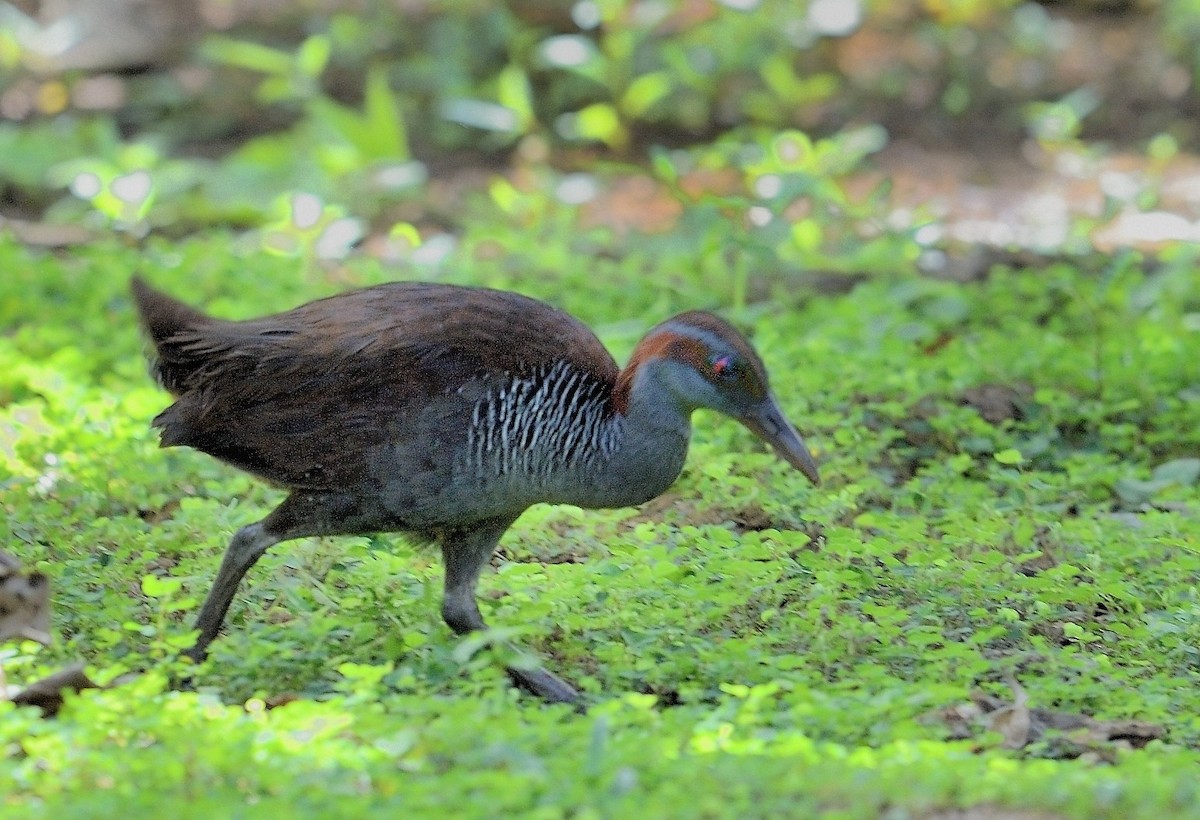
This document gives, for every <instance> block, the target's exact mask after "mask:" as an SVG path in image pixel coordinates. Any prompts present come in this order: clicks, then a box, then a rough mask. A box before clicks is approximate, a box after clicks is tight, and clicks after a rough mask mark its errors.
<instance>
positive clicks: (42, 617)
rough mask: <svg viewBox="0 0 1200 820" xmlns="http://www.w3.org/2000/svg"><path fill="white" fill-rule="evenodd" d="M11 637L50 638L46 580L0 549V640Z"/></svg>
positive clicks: (48, 593) (47, 640)
mask: <svg viewBox="0 0 1200 820" xmlns="http://www.w3.org/2000/svg"><path fill="white" fill-rule="evenodd" d="M14 638H16V639H21V640H30V641H38V642H39V643H43V644H46V643H49V642H50V581H49V580H48V579H47V578H46V576H45V575H42V574H41V573H39V572H35V573H31V574H29V575H24V574H22V573H21V564H20V563H19V562H18V561H17V560H16V559H15V558H13V557H12V556H11V555H8V554H7V553H5V552H3V551H0V641H5V640H12V639H14Z"/></svg>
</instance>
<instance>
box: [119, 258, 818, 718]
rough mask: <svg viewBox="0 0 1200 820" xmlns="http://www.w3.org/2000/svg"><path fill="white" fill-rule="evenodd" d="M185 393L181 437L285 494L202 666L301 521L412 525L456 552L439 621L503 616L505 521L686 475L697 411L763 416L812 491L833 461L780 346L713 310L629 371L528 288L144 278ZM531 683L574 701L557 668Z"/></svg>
mask: <svg viewBox="0 0 1200 820" xmlns="http://www.w3.org/2000/svg"><path fill="white" fill-rule="evenodd" d="M131 290H132V296H133V301H134V304H135V305H136V308H137V311H138V313H139V316H140V322H141V326H142V328H143V331H144V332H145V334H146V335H147V336H148V337H149V341H150V342H151V343H152V345H153V351H150V359H151V364H150V370H151V374H152V375H153V376H154V377H155V378H156V380H157V381H158V383H159V384H160V385H161V386H162V387H163V388H164V389H165V390H167V391H168V392H169V393H170V394H171V395H172V396H173V397H174V403H172V404H171V405H170V406H169V407H167V408H166V409H165V410H163V411H162V412H161V413H159V414H158V415H157V416H156V417H155V418H154V419H153V420H152V421H151V426H152V427H154V428H157V429H158V431H159V444H160V446H162V447H177V446H185V447H191V448H193V449H195V450H199V451H201V452H203V453H207V454H208V455H210V456H213V457H215V458H217V459H219V460H220V461H223V462H226V463H227V464H230V465H232V466H234V467H236V468H239V469H241V470H243V471H245V472H248V473H250V474H252V475H254V476H257V477H258V478H260V479H263V480H265V481H266V482H268V483H270V484H274V485H276V486H279V487H281V488H283V489H284V490H286V492H287V495H286V497H285V498H284V500H283V501H282V502H281V503H280V504H279V505H278V506H277V507H275V508H274V509H273V510H272V511H271V512H270V513H269V514H268V515H267V516H266V517H265V518H263V519H261V520H260V521H257V522H255V523H252V524H249V525H246V526H244V527H242V528H241V529H239V530H238V531H237V532H236V533H235V534H234V535H233V538H232V539H231V541H230V543H229V546H228V548H227V549H226V551H225V554H224V557H223V558H222V560H221V563H220V567H219V568H218V570H217V574H216V578H215V580H214V581H213V585H212V587H211V590H210V591H209V593H208V595H207V597H206V598H205V600H204V603H203V604H202V605H201V608H200V613H199V615H198V617H197V619H196V626H195V628H196V630H197V631H198V637H197V639H196V643H195V644H194V645H193V646H192V648H191V649H189V650H187V652H186V653H185V654H187V655H188V656H189V657H191V658H192V660H194V661H196V662H199V661H202V660H203V659H204V658H206V657H207V651H208V647H209V645H210V644H211V642H212V641H213V640H214V639H215V638H216V637H217V635H218V633H219V631H220V629H221V625H222V622H223V621H224V619H225V616H226V614H227V612H228V610H229V607H230V605H231V603H232V601H233V599H234V597H235V596H236V594H237V589H238V587H239V585H240V584H241V582H242V580H243V578H244V577H245V575H246V573H247V571H248V570H249V569H250V568H251V567H252V566H253V565H254V564H255V562H256V561H258V559H259V558H260V557H261V556H262V555H263V554H264V553H265V552H266V551H267V550H268V549H269V548H271V547H273V546H274V545H276V544H279V543H280V542H284V541H289V540H292V539H296V538H302V537H313V536H338V535H371V534H376V533H384V532H386V533H399V534H406V535H407V536H409V537H411V538H413V539H414V540H416V541H418V542H422V543H427V544H429V545H431V546H434V547H438V548H440V550H441V555H442V562H443V570H444V579H443V580H444V586H443V592H442V602H441V615H442V619H443V620H444V621H445V623H446V624H447V625H448V626H449V627H450V629H452V630H453V631H454V632H455V633H457V634H458V635H465V634H468V633H472V632H476V631H479V630H484V629H486V624H485V622H484V619H483V617H482V615H481V614H480V611H479V607H478V604H477V603H476V586H477V583H478V581H479V577H480V574H481V572H482V571H483V569H484V567H485V566H487V565H488V564H489V563H490V561H491V558H492V555H493V552H494V551H495V550H496V547H497V545H498V543H499V541H500V538H501V536H502V535H503V534H504V533H505V531H507V530H508V528H509V527H510V526H511V525H512V524H513V522H514V521H515V520H516V519H517V518H518V516H520V515H521V513H522V512H524V511H525V510H526V509H527V508H529V507H530V506H532V505H534V504H538V503H549V504H572V505H575V506H578V507H583V508H617V507H628V506H635V505H638V504H642V503H644V502H646V501H649V500H650V499H652V498H655V497H656V496H658V495H660V494H662V493H663V492H664V491H665V490H666V489H667V488H668V487H670V485H671V484H673V483H674V482H675V480H676V479H677V478H678V476H679V475H680V473H681V471H682V469H683V466H684V461H685V458H686V455H687V448H688V443H689V440H690V437H691V417H692V413H693V411H695V410H698V409H702V408H704V409H709V410H715V411H718V412H720V413H723V414H725V415H726V416H730V417H732V418H733V419H736V420H737V421H739V422H741V423H742V424H743V425H745V426H746V427H747V428H749V429H750V430H751V431H752V432H753V433H754V434H755V435H756V436H757V437H758V438H759V439H761V440H762V441H764V442H765V443H767V444H768V445H770V446H771V447H772V448H773V449H774V451H775V452H776V453H777V454H778V455H779V456H780V457H782V459H783V460H784V461H786V462H787V463H788V464H789V465H791V466H792V467H794V468H795V469H797V470H799V472H800V473H801V474H803V475H804V476H805V477H806V478H807V479H808V480H809V481H811V482H812V483H813V484H814V485H815V484H819V482H820V477H819V475H818V470H817V465H816V463H815V462H814V460H813V457H812V454H811V453H810V451H809V449H808V447H807V445H806V444H805V442H804V440H803V438H802V437H801V435H800V434H799V433H798V432H797V431H796V428H795V427H794V426H793V425H792V424H791V423H790V422H789V421H788V420H787V418H786V416H785V415H784V413H783V411H782V410H781V409H780V405H779V402H778V401H777V399H776V398H775V395H774V393H773V392H772V391H771V388H770V385H769V382H768V378H767V370H766V367H765V366H764V364H763V362H762V359H761V358H760V357H759V355H758V354H757V353H756V352H755V350H754V348H753V347H752V346H751V345H750V343H749V342H748V341H747V340H746V338H745V337H744V336H743V335H742V334H741V333H740V332H739V331H738V330H736V329H735V328H734V327H733V325H731V324H730V323H729V322H727V321H726V320H724V319H722V318H720V317H719V316H717V315H716V314H714V313H711V312H707V311H701V310H691V311H687V312H684V313H680V314H678V315H676V316H674V317H672V318H670V319H667V320H666V321H664V322H662V323H660V324H658V325H656V326H655V327H653V328H652V329H651V330H650V331H648V332H647V333H646V335H645V336H644V337H643V338H642V339H641V341H640V342H638V344H637V345H636V346H635V348H634V350H633V353H632V355H631V356H630V358H629V361H628V363H627V364H626V365H625V367H624V368H620V367H618V365H617V363H616V361H615V360H614V359H613V357H612V355H611V354H610V353H609V352H608V350H607V349H606V348H605V347H604V345H603V344H602V343H601V342H600V340H599V339H598V338H597V337H596V335H595V334H594V333H593V332H592V331H591V330H589V329H588V327H587V326H586V325H585V324H583V323H582V322H581V321H579V320H578V319H576V318H575V317H573V316H571V315H570V314H568V313H566V312H565V311H562V310H560V309H558V308H555V307H553V306H551V305H549V304H547V303H545V302H542V301H539V300H536V299H533V298H530V297H527V296H523V295H521V294H518V293H514V292H509V291H501V290H493V289H488V288H482V287H466V286H457V285H450V284H442V283H425V282H390V283H385V284H380V285H375V286H371V287H364V288H359V289H355V290H350V291H347V292H344V293H340V294H337V295H334V296H329V297H326V298H323V299H318V300H316V301H313V302H309V303H307V304H303V305H301V306H299V307H296V308H294V309H292V310H288V311H286V312H282V313H276V314H273V315H269V316H264V317H261V318H254V319H248V320H241V321H233V320H225V319H220V318H214V317H211V316H208V315H207V314H205V313H203V312H202V311H200V310H198V309H196V308H193V307H191V306H190V305H188V304H186V303H184V302H182V301H179V300H177V299H175V298H174V297H172V296H169V295H167V294H165V293H163V292H161V291H159V290H156V289H155V288H153V287H151V286H150V285H149V284H147V283H146V282H145V281H144V280H143V279H142V278H141V277H137V276H135V277H134V278H133V279H132V281H131ZM507 672H508V675H509V677H510V678H511V680H512V682H513V684H514V685H516V686H517V687H518V688H520V689H523V690H525V691H527V692H529V693H532V694H533V695H536V696H538V697H540V698H542V699H544V700H546V701H549V702H552V703H575V702H577V701H579V700H580V697H581V696H580V695H579V693H578V692H577V691H576V689H575V688H574V687H573V686H571V685H570V684H569V683H567V682H565V681H563V680H562V679H560V678H559V677H557V676H556V675H554V674H552V673H551V672H549V671H547V670H545V669H543V668H541V666H536V665H530V664H521V665H520V666H519V667H518V666H517V665H513V666H510V667H508V668H507Z"/></svg>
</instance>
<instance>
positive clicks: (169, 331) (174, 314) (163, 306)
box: [129, 276, 212, 352]
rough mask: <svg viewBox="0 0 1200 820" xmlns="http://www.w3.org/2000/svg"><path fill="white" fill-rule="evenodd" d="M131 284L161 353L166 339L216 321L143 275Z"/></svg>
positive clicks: (144, 318)
mask: <svg viewBox="0 0 1200 820" xmlns="http://www.w3.org/2000/svg"><path fill="white" fill-rule="evenodd" d="M129 287H130V289H131V290H132V291H133V299H134V301H135V302H136V303H137V309H138V314H139V315H140V316H141V319H142V327H144V328H145V329H146V332H147V333H149V334H150V339H151V340H152V341H153V342H154V346H155V347H158V348H160V352H161V344H162V342H164V341H166V340H167V339H169V338H171V337H172V336H176V335H178V334H180V333H186V332H188V331H194V330H197V329H199V328H200V327H203V326H204V325H206V324H208V323H210V322H211V321H212V319H210V318H209V317H208V316H205V315H204V314H203V313H201V312H200V311H198V310H196V309H195V308H194V307H192V306H190V305H185V304H184V303H183V302H180V301H179V300H178V299H174V298H172V297H170V296H168V295H167V294H165V293H163V292H162V291H158V290H155V289H154V288H152V287H150V285H148V284H146V280H144V279H142V277H140V276H135V277H133V279H132V281H131V282H130V283H129Z"/></svg>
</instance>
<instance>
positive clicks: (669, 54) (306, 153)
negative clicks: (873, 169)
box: [0, 0, 1200, 236]
mask: <svg viewBox="0 0 1200 820" xmlns="http://www.w3.org/2000/svg"><path fill="white" fill-rule="evenodd" d="M364 5H365V8H362V9H360V8H358V7H357V6H356V7H355V9H354V11H353V12H351V11H339V10H338V4H336V3H333V4H329V6H328V10H326V11H323V12H318V11H315V10H313V9H310V8H306V7H303V6H300V7H297V8H295V9H292V10H290V11H287V10H280V11H279V12H277V13H278V14H279V15H280V20H278V21H277V23H276V25H275V26H273V27H271V26H266V25H264V24H263V23H262V22H261V21H260V22H259V23H257V24H250V23H245V24H243V25H242V26H241V27H238V28H234V29H232V30H229V31H225V32H221V33H214V34H211V35H210V36H208V37H207V39H206V40H205V41H204V42H203V43H201V44H200V46H199V47H198V49H197V50H196V51H195V53H194V54H193V55H192V56H191V57H190V62H188V63H186V64H185V66H184V67H183V68H184V69H186V70H177V71H166V70H156V69H154V68H153V67H152V69H151V70H150V71H149V72H147V73H146V74H144V75H141V76H131V77H129V78H127V79H124V80H120V81H117V85H118V86H121V85H122V84H123V86H124V87H125V89H126V99H125V102H124V104H121V105H118V106H116V107H111V106H110V108H109V109H107V110H102V111H98V112H92V113H89V112H88V111H87V110H86V109H87V108H88V106H89V105H90V104H89V103H88V98H89V95H91V94H94V91H93V89H94V86H95V79H96V78H94V77H92V76H90V75H88V74H87V73H85V72H80V71H71V72H66V73H63V74H60V75H58V76H54V75H47V76H40V77H35V76H31V75H29V73H28V72H26V71H25V70H24V69H23V68H22V67H21V55H22V47H21V45H20V43H21V40H20V38H16V37H10V38H9V39H8V40H5V41H4V43H5V44H6V45H5V47H4V48H3V49H0V58H3V59H2V60H0V62H3V63H4V64H5V68H4V69H3V70H0V112H3V113H4V115H5V117H6V118H7V119H9V120H11V121H9V122H4V123H0V185H2V186H3V193H4V197H5V199H6V201H7V202H8V207H9V211H10V212H15V213H16V215H23V214H33V215H42V214H47V215H48V216H49V218H50V219H51V220H53V221H59V222H79V221H82V222H84V223H85V224H89V225H91V226H93V227H95V228H97V229H105V230H106V229H108V228H116V229H118V230H120V231H124V232H128V233H130V234H132V235H133V236H140V235H144V234H145V233H146V232H147V231H149V230H161V229H166V230H170V231H172V232H174V233H179V232H186V231H189V230H194V229H197V228H201V227H204V226H208V225H226V226H234V227H244V226H250V225H262V224H264V223H266V222H272V223H273V222H276V221H277V220H278V218H279V216H278V215H279V213H280V212H281V210H282V209H285V208H286V207H287V206H286V202H287V201H288V200H289V199H290V197H291V196H292V194H294V193H295V192H298V191H300V192H304V193H307V194H311V195H313V196H316V197H319V198H320V199H321V200H322V201H323V202H325V203H328V204H330V205H331V206H335V207H338V208H341V209H343V210H344V212H345V214H346V215H347V216H349V217H353V218H357V219H360V220H363V221H364V223H365V225H370V226H372V227H374V228H375V229H376V230H384V231H386V230H387V229H388V228H389V227H390V225H391V224H392V223H394V222H396V221H398V220H397V219H396V216H395V215H396V213H397V212H404V211H411V205H412V203H413V201H414V198H419V196H420V193H421V190H422V186H423V185H424V184H425V183H426V180H427V177H428V170H427V164H428V163H429V162H431V161H433V162H435V163H437V164H438V166H439V167H440V166H441V165H442V164H444V163H445V162H447V161H449V162H452V163H453V162H456V161H457V160H455V159H448V157H449V156H455V155H454V154H453V152H460V154H459V155H461V152H469V156H471V157H474V159H473V160H472V161H474V162H484V161H486V160H485V159H484V158H486V157H488V156H496V155H499V156H510V155H511V156H516V157H546V156H550V157H551V158H552V159H553V160H554V161H555V162H556V164H559V165H560V166H563V165H570V164H572V163H578V162H580V161H586V158H587V157H591V156H597V155H605V154H606V155H608V156H619V157H626V158H628V159H630V160H632V161H634V162H642V161H644V160H645V159H646V157H647V155H648V154H649V152H650V151H651V150H652V149H654V148H655V146H659V147H665V148H668V149H669V148H678V147H684V146H688V145H700V144H706V143H709V142H712V141H713V140H714V139H715V138H716V137H717V136H719V135H722V134H730V135H732V136H733V138H735V139H743V140H749V139H753V135H757V134H763V133H768V132H770V131H776V130H795V131H802V132H805V133H807V134H810V135H819V136H823V137H830V136H833V135H835V134H837V133H839V132H842V131H853V130H855V129H857V128H859V127H860V126H861V125H862V123H863V122H864V120H874V121H876V122H879V123H881V124H882V125H883V126H884V129H885V131H884V133H886V132H889V131H890V132H900V133H907V132H913V131H917V132H920V133H923V134H926V135H928V134H945V133H949V132H955V131H961V130H962V129H964V128H967V127H968V126H967V123H970V122H972V121H974V122H976V123H983V122H986V127H985V130H986V131H987V132H988V133H990V134H991V135H992V139H994V140H996V141H999V142H1003V141H1009V142H1015V141H1019V140H1020V139H1021V138H1022V137H1023V135H1024V134H1025V133H1026V132H1027V131H1028V132H1029V133H1030V134H1032V135H1033V136H1034V137H1035V138H1036V139H1038V140H1040V141H1051V142H1053V141H1055V140H1058V141H1059V142H1061V141H1062V140H1065V139H1071V138H1074V137H1078V136H1080V135H1081V134H1084V133H1086V132H1088V130H1089V129H1097V128H1098V129H1100V131H1101V132H1103V130H1104V129H1105V128H1108V127H1113V126H1114V124H1119V125H1118V127H1121V128H1124V129H1126V130H1128V129H1130V128H1131V127H1135V126H1134V125H1133V124H1134V123H1139V124H1140V125H1138V126H1136V128H1140V129H1141V130H1135V131H1134V132H1132V133H1131V134H1130V136H1132V137H1134V138H1141V139H1144V138H1149V137H1152V136H1155V135H1156V134H1167V135H1173V138H1174V139H1176V140H1177V141H1180V140H1182V141H1184V142H1187V141H1188V140H1190V139H1192V138H1194V136H1195V134H1194V129H1192V128H1191V126H1189V125H1188V124H1187V120H1186V118H1180V117H1179V116H1178V114H1170V115H1169V119H1166V120H1164V119H1162V118H1161V117H1154V116H1151V117H1146V116H1143V115H1139V116H1138V117H1128V116H1125V111H1126V106H1125V105H1124V104H1123V103H1122V102H1121V100H1122V99H1125V98H1128V99H1129V100H1134V101H1136V100H1137V99H1140V98H1141V97H1143V96H1145V95H1146V94H1153V93H1162V94H1165V95H1166V96H1164V97H1163V98H1164V99H1168V100H1170V101H1171V105H1170V106H1166V107H1164V110H1167V109H1169V110H1171V111H1176V110H1177V104H1176V98H1177V96H1178V95H1177V94H1176V95H1175V96H1171V94H1174V93H1175V92H1171V94H1167V92H1165V91H1163V92H1159V91H1156V89H1155V87H1154V83H1165V82H1167V81H1166V80H1165V79H1163V78H1164V77H1168V76H1173V75H1172V74H1171V72H1172V70H1174V68H1180V69H1181V70H1183V69H1182V68H1181V67H1184V66H1186V67H1187V68H1186V70H1187V71H1190V72H1192V73H1193V76H1196V75H1195V72H1198V71H1200V63H1196V64H1194V65H1193V63H1194V57H1193V55H1194V54H1195V53H1196V51H1197V49H1196V48H1195V45H1196V44H1197V37H1198V35H1197V34H1196V33H1195V32H1197V31H1200V23H1197V20H1200V5H1197V4H1196V3H1188V2H1173V3H1165V4H1162V5H1161V7H1160V6H1159V5H1157V4H1154V3H1150V4H1147V5H1145V6H1143V7H1139V10H1138V11H1128V10H1127V11H1125V12H1124V13H1125V14H1130V15H1133V14H1137V15H1140V18H1139V19H1141V20H1142V21H1143V22H1142V24H1141V26H1140V27H1139V28H1138V29H1137V31H1140V32H1142V34H1140V35H1135V34H1128V35H1122V36H1121V37H1118V36H1116V35H1114V37H1110V38H1108V40H1105V42H1106V43H1108V42H1109V41H1110V40H1111V41H1112V42H1119V43H1120V44H1122V45H1121V48H1124V49H1125V52H1122V53H1129V52H1130V51H1131V49H1135V48H1139V47H1138V43H1139V42H1142V41H1145V40H1146V39H1147V38H1156V40H1154V42H1155V44H1156V45H1158V46H1162V47H1165V48H1166V49H1167V50H1165V51H1164V50H1163V49H1162V48H1158V49H1157V50H1155V51H1153V52H1145V53H1143V52H1142V51H1140V50H1139V51H1138V52H1137V53H1139V54H1142V57H1141V59H1143V61H1144V62H1145V65H1144V66H1141V67H1137V66H1135V67H1134V68H1135V69H1136V70H1132V71H1130V72H1128V73H1126V72H1123V71H1121V68H1120V66H1119V65H1118V66H1115V68H1114V69H1113V70H1114V71H1116V72H1117V76H1118V77H1119V78H1120V81H1119V82H1118V81H1114V80H1113V79H1112V78H1109V79H1107V80H1106V79H1105V75H1103V71H1101V73H1100V75H1098V76H1093V75H1090V74H1088V67H1087V57H1086V56H1085V55H1081V54H1080V53H1079V52H1080V50H1081V49H1086V47H1087V46H1086V43H1085V42H1082V40H1083V39H1084V38H1086V37H1087V36H1088V35H1087V34H1086V33H1080V32H1078V31H1076V32H1074V33H1073V34H1072V33H1071V32H1072V31H1073V30H1072V29H1071V28H1070V27H1071V26H1075V25H1076V23H1073V22H1071V20H1070V18H1069V17H1062V16H1058V17H1051V16H1050V13H1049V12H1048V11H1047V10H1046V9H1045V8H1043V7H1042V6H1040V5H1036V4H1031V3H1018V2H1015V0H955V2H947V0H907V1H906V2H903V3H893V2H884V1H883V0H870V1H869V2H868V1H867V0H810V2H793V0H739V1H738V2H734V0H724V2H717V0H674V2H649V1H648V0H639V1H638V2H633V1H632V0H579V2H549V3H529V2H519V1H518V0H512V2H509V3H505V4H496V3H482V2H477V1H476V0H428V1H427V2H419V3H403V4H397V3H394V2H385V0H372V2H368V3H365V4H364ZM1106 30H1107V29H1106ZM1114 30H1115V31H1117V34H1120V31H1119V26H1118V28H1117V29H1114ZM1137 37H1141V38H1142V40H1141V41H1139V40H1138V39H1137ZM1105 48H1108V46H1107V45H1106V46H1105ZM1113 48H1117V47H1116V46H1113ZM1101 51H1103V49H1102V50H1101ZM1105 59H1108V60H1118V61H1119V60H1121V59H1124V58H1123V57H1122V56H1120V54H1114V56H1112V57H1110V58H1103V59H1101V60H1099V61H1098V62H1100V63H1104V60H1105ZM1060 64H1065V65H1067V66H1068V68H1069V69H1070V70H1067V71H1058V70H1057V67H1058V66H1059V65H1060ZM1081 65H1082V68H1081V67H1080V66H1081ZM1072 66H1074V68H1071V67H1072ZM1105 70H1107V69H1105ZM1072 71H1074V74H1075V75H1077V76H1079V77H1082V78H1083V79H1079V80H1076V81H1075V82H1074V84H1072V81H1071V79H1070V77H1071V73H1072ZM1093 74H1094V72H1093ZM1080 83H1082V85H1080ZM1126 85H1129V88H1128V89H1126V88H1125V86H1126ZM1188 93H1189V96H1188V100H1192V99H1193V96H1194V95H1192V94H1191V92H1188ZM1122 95H1124V96H1122ZM77 103H82V104H77ZM1189 104H1193V103H1189ZM873 139H875V138H873ZM768 142H769V140H768ZM765 144H766V143H764V145H765ZM581 151H582V152H585V153H583V154H580V153H579V152H581ZM364 230H365V226H364ZM800 230H801V231H805V230H808V229H806V228H801V229H800Z"/></svg>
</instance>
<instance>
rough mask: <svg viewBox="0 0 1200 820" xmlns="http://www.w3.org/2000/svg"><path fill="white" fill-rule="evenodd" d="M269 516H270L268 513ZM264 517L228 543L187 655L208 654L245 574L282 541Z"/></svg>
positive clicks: (193, 657)
mask: <svg viewBox="0 0 1200 820" xmlns="http://www.w3.org/2000/svg"><path fill="white" fill-rule="evenodd" d="M268 518H269V516H268ZM266 522H267V519H263V520H262V521H259V522H257V523H255V524H249V525H247V526H245V527H242V528H241V529H240V530H238V531H237V533H236V534H234V536H233V540H231V541H230V542H229V547H228V549H226V550H225V557H224V558H222V559H221V568H220V569H219V570H217V577H216V579H215V580H214V581H213V585H212V589H210V590H209V591H208V597H207V598H205V599H204V606H202V607H200V615H199V617H197V618H196V628H197V629H199V630H200V634H199V636H197V638H196V643H195V645H194V646H193V647H192V648H191V649H189V650H187V652H185V653H184V654H186V655H187V656H188V657H190V658H191V659H192V660H194V661H196V662H197V663H199V662H200V661H202V660H204V658H205V657H207V655H208V645H209V644H210V643H212V642H213V640H214V639H215V638H216V637H217V633H218V632H219V631H220V630H221V623H222V622H223V621H224V620H225V613H227V612H228V611H229V605H230V604H231V603H233V596H234V595H236V594H237V588H238V585H239V584H240V583H241V581H242V578H243V577H245V575H246V573H247V572H248V571H249V569H250V567H252V566H254V563H255V562H256V561H257V560H258V559H259V558H261V557H262V555H263V553H265V552H266V551H267V550H268V549H269V548H270V547H271V546H273V545H275V544H278V543H279V541H280V540H281V539H280V537H279V536H278V535H275V534H274V533H271V532H269V531H268V530H267V529H266V527H265V524H266Z"/></svg>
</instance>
